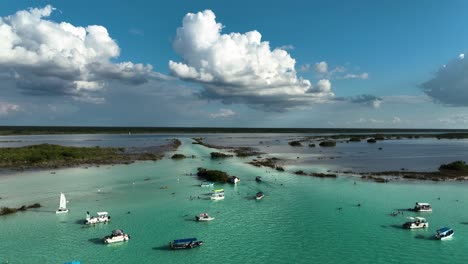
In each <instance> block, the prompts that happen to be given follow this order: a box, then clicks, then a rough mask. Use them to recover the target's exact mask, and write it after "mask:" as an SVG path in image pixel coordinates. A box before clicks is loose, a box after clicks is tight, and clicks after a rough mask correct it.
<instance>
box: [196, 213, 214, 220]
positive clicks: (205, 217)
mask: <svg viewBox="0 0 468 264" xmlns="http://www.w3.org/2000/svg"><path fill="white" fill-rule="evenodd" d="M195 220H197V221H202V222H203V221H211V220H214V217H211V216H209V215H208V214H207V213H201V214H200V215H197V216H195Z"/></svg>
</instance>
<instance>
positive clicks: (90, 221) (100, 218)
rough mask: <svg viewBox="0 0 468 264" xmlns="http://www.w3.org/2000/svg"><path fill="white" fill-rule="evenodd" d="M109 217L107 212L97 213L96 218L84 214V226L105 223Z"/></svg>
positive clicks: (87, 213)
mask: <svg viewBox="0 0 468 264" xmlns="http://www.w3.org/2000/svg"><path fill="white" fill-rule="evenodd" d="M110 219H111V217H110V216H109V213H108V212H97V216H90V215H89V212H86V220H85V221H84V224H85V225H94V224H98V223H107V222H109V221H110Z"/></svg>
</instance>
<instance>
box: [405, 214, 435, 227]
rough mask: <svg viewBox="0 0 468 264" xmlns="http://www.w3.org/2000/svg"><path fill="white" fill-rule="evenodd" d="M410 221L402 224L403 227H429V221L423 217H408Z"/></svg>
mask: <svg viewBox="0 0 468 264" xmlns="http://www.w3.org/2000/svg"><path fill="white" fill-rule="evenodd" d="M408 219H410V221H408V222H406V223H404V224H403V228H407V229H416V228H425V227H429V223H428V222H427V221H426V219H425V218H423V217H408Z"/></svg>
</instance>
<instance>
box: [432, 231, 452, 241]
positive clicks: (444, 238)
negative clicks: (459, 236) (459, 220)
mask: <svg viewBox="0 0 468 264" xmlns="http://www.w3.org/2000/svg"><path fill="white" fill-rule="evenodd" d="M453 234H454V233H452V234H451V235H448V236H444V237H439V236H437V235H436V238H437V239H438V240H447V239H450V238H452V237H453Z"/></svg>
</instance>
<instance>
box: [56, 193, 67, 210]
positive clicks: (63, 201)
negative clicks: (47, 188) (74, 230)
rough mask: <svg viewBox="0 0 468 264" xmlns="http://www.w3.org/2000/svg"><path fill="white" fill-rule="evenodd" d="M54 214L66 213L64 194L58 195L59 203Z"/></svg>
mask: <svg viewBox="0 0 468 264" xmlns="http://www.w3.org/2000/svg"><path fill="white" fill-rule="evenodd" d="M55 213H56V214H63V213H68V209H67V199H66V198H65V194H63V193H60V202H59V208H58V209H57V211H55Z"/></svg>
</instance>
